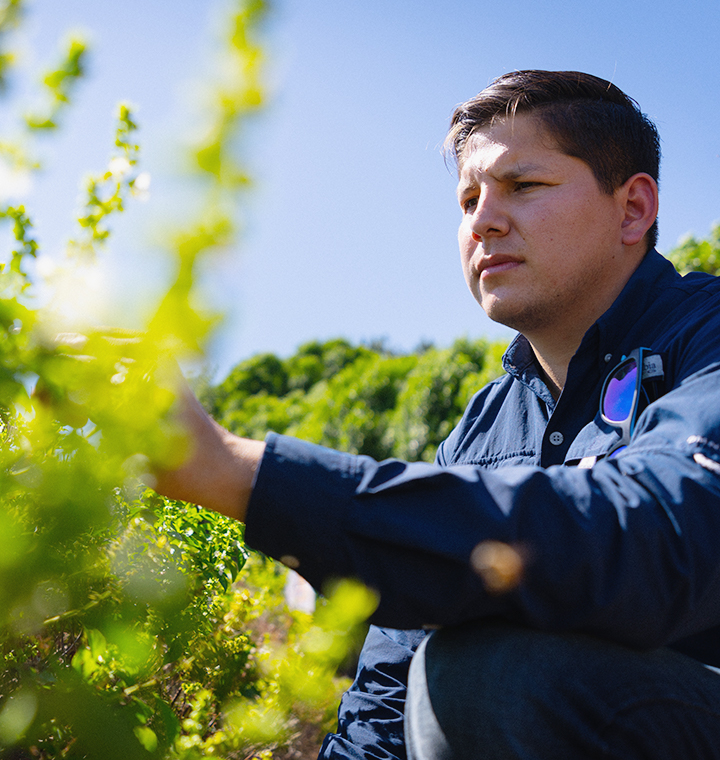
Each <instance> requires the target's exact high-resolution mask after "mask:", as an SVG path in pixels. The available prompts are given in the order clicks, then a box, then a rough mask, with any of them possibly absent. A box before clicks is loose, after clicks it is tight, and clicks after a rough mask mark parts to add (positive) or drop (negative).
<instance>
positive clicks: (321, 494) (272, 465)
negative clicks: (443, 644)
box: [246, 364, 720, 647]
mask: <svg viewBox="0 0 720 760" xmlns="http://www.w3.org/2000/svg"><path fill="white" fill-rule="evenodd" d="M267 443H268V445H267V452H266V455H265V457H264V459H263V461H262V464H261V467H260V470H259V473H258V478H257V483H256V487H255V491H254V493H253V496H252V499H251V503H250V507H249V511H248V520H247V533H246V535H247V540H248V543H249V544H250V545H251V546H254V547H255V548H257V549H260V550H261V551H263V552H265V553H267V554H270V555H272V556H274V557H276V558H279V559H281V560H285V561H287V560H288V559H289V558H292V564H295V563H299V571H300V572H301V573H302V574H303V576H304V577H305V578H307V579H308V580H309V581H310V582H311V583H312V584H313V585H314V586H315V587H316V588H318V589H322V587H323V585H324V583H325V582H326V581H327V580H328V579H330V578H334V577H339V576H352V577H356V578H359V579H361V580H362V581H363V582H365V583H366V584H367V585H369V586H370V587H372V588H375V589H377V590H378V591H379V592H380V597H381V600H380V604H379V607H378V609H377V611H376V613H375V616H374V619H373V620H374V622H375V623H378V624H380V625H384V626H389V627H392V628H420V627H423V626H426V625H448V624H455V623H460V622H464V621H467V620H475V619H481V618H484V617H490V616H501V617H503V618H505V619H507V620H510V621H515V622H518V623H524V624H528V625H531V626H533V627H537V628H541V629H547V630H555V631H565V630H575V631H584V632H588V633H592V634H595V635H600V636H603V637H606V638H611V639H614V640H618V641H621V642H624V643H628V644H632V645H637V646H643V647H648V646H660V645H663V644H666V643H669V642H672V641H675V640H677V639H680V638H684V637H686V636H689V635H692V634H694V633H696V632H698V631H702V630H706V629H708V628H710V627H712V626H715V625H719V624H720V551H718V549H717V547H718V543H719V542H720V365H718V364H715V365H711V366H709V367H707V368H706V369H703V370H701V371H699V372H696V373H695V374H693V375H691V376H689V377H685V379H684V380H683V381H682V382H681V383H680V384H679V385H678V387H676V388H674V389H673V390H672V391H670V392H669V393H667V394H666V395H665V396H663V397H662V398H661V399H659V400H658V401H657V402H655V403H654V404H652V405H650V407H648V409H647V410H646V411H645V413H644V414H643V415H642V417H641V420H640V423H639V425H638V430H637V431H636V435H635V436H634V439H633V441H632V443H631V445H630V446H629V447H628V448H627V449H626V450H625V451H624V452H623V453H622V454H621V455H620V456H618V457H616V458H614V459H610V460H602V461H600V462H598V463H597V464H596V465H595V466H594V467H593V468H591V469H587V470H580V469H577V468H570V467H564V466H554V467H550V468H548V469H542V468H538V467H530V466H516V467H505V468H503V467H501V468H499V469H496V470H487V469H483V468H479V467H474V466H471V465H457V466H443V465H438V464H434V465H431V464H426V463H415V464H409V463H406V462H401V461H397V460H387V461H384V462H376V461H373V460H372V459H370V458H368V457H363V456H351V455H346V454H341V453H338V452H336V451H332V450H328V449H325V448H322V447H319V446H315V445H312V444H307V443H303V442H300V441H297V440H294V439H292V438H287V437H283V436H277V435H270V436H269V438H268V441H267ZM486 540H496V541H501V542H504V543H507V544H510V545H512V546H515V547H518V548H519V549H520V550H521V556H522V557H524V558H525V567H524V572H523V575H522V580H521V582H520V584H519V585H518V586H517V587H516V588H515V589H514V590H512V591H510V592H508V593H504V594H492V593H490V592H489V591H488V590H487V589H486V588H485V586H484V584H483V582H482V579H481V578H480V577H479V575H478V574H477V573H476V572H474V570H473V568H472V566H471V562H470V556H471V553H472V551H473V549H474V548H475V547H476V546H477V545H478V544H479V543H480V542H482V541H486Z"/></svg>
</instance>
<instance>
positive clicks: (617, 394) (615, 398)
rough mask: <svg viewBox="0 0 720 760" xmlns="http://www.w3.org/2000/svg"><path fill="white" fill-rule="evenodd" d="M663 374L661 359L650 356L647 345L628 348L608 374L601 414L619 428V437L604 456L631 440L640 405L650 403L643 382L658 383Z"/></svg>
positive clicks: (601, 395)
mask: <svg viewBox="0 0 720 760" xmlns="http://www.w3.org/2000/svg"><path fill="white" fill-rule="evenodd" d="M662 377H663V366H662V359H661V357H660V356H659V355H658V354H652V355H650V349H649V348H636V349H635V350H633V351H631V352H630V353H629V354H628V355H627V356H624V357H623V358H622V360H621V361H620V363H619V364H618V365H617V366H616V367H615V368H614V369H613V371H612V372H611V373H610V374H609V375H608V376H607V378H606V380H605V383H604V385H603V389H602V393H601V394H600V416H601V417H602V418H603V420H604V421H605V422H606V423H607V424H608V425H610V426H611V427H614V428H615V429H616V430H619V431H620V440H619V441H618V442H617V443H616V444H615V446H614V447H613V448H612V449H611V450H610V451H609V452H608V453H607V454H606V455H605V456H607V457H610V458H612V457H615V456H617V455H618V454H619V453H620V452H621V451H622V450H623V449H624V448H626V447H627V445H628V444H629V443H630V437H631V436H632V434H633V431H634V430H635V422H636V421H637V418H638V415H639V413H640V410H641V407H642V408H643V409H644V408H645V406H647V404H648V403H650V398H649V396H648V394H647V391H646V390H645V388H644V387H643V381H652V382H657V381H659V380H660V379H662Z"/></svg>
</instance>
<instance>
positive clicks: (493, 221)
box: [470, 189, 510, 242]
mask: <svg viewBox="0 0 720 760" xmlns="http://www.w3.org/2000/svg"><path fill="white" fill-rule="evenodd" d="M509 229H510V221H509V219H508V214H507V210H506V209H505V206H504V204H503V203H502V198H501V197H500V194H499V193H498V192H495V191H493V190H490V189H484V190H483V191H482V192H481V193H480V195H479V196H478V199H477V205H476V207H475V212H474V213H473V216H472V224H471V227H470V230H471V233H472V237H473V240H475V242H480V240H482V239H483V238H487V237H498V236H501V235H506V234H507V233H508V231H509Z"/></svg>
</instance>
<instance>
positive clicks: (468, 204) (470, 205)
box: [462, 198, 477, 214]
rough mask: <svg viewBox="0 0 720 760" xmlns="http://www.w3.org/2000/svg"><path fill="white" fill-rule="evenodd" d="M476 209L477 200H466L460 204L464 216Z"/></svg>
mask: <svg viewBox="0 0 720 760" xmlns="http://www.w3.org/2000/svg"><path fill="white" fill-rule="evenodd" d="M476 208H477V198H466V199H465V200H464V201H463V202H462V210H463V211H464V212H465V213H466V214H472V213H473V211H475V209H476Z"/></svg>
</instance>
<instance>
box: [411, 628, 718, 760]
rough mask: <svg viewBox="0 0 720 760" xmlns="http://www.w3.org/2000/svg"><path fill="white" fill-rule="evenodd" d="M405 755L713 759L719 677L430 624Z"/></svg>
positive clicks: (599, 648) (578, 645)
mask: <svg viewBox="0 0 720 760" xmlns="http://www.w3.org/2000/svg"><path fill="white" fill-rule="evenodd" d="M405 737H406V744H407V748H408V758H409V760H449V759H451V758H452V760H465V759H467V760H470V758H472V760H485V759H486V758H489V759H495V758H498V759H499V758H502V760H510V758H513V759H517V760H520V759H522V760H529V759H530V758H533V759H535V758H537V759H538V760H539V758H542V759H543V760H564V759H565V758H568V759H569V758H583V759H584V760H587V759H594V758H603V759H604V760H607V758H618V760H619V759H620V758H622V760H630V759H632V758H644V760H663V759H664V758H667V760H703V759H704V758H720V674H718V673H717V672H714V671H712V670H710V669H709V668H706V667H705V666H703V665H701V664H700V663H698V662H696V661H695V660H692V659H690V658H688V657H686V656H684V655H681V654H678V653H677V652H673V651H672V650H669V649H656V650H651V651H645V652H640V651H636V650H633V649H628V648H625V647H623V646H620V645H617V644H612V643H608V642H605V641H600V640H597V639H593V638H591V637H588V636H583V635H575V634H573V635H570V634H567V635H555V634H549V633H544V632H540V631H535V630H531V629H525V628H521V627H518V626H512V625H508V624H504V623H472V624H466V625H463V626H457V627H452V628H447V629H443V630H440V631H436V632H435V633H433V634H432V635H431V636H429V637H428V638H427V639H425V640H424V641H423V644H422V645H421V646H420V648H419V649H418V651H417V653H416V654H415V657H414V658H413V661H412V665H411V668H410V675H409V682H408V697H407V703H406V710H405Z"/></svg>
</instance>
